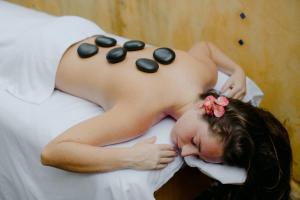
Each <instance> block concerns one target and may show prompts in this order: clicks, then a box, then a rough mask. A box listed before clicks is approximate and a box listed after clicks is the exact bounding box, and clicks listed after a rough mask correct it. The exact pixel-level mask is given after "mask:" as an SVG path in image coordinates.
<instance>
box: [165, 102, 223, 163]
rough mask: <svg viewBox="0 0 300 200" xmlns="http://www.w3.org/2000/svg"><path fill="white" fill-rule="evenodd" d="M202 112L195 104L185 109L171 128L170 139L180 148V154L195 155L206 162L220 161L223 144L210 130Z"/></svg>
mask: <svg viewBox="0 0 300 200" xmlns="http://www.w3.org/2000/svg"><path fill="white" fill-rule="evenodd" d="M203 112H204V110H203V109H201V108H199V107H197V106H195V107H193V108H192V109H190V110H188V111H186V112H185V113H184V114H183V115H182V116H181V117H180V118H179V119H178V120H177V122H176V124H175V126H174V127H173V129H172V132H171V138H172V141H173V142H174V143H175V144H176V145H177V146H178V148H179V149H180V150H181V156H189V155H195V156H199V158H201V159H202V160H204V161H206V162H210V163H221V162H222V155H223V147H224V145H223V143H222V141H221V139H220V138H219V137H218V136H216V135H213V134H212V133H211V132H210V130H209V125H208V122H206V121H205V120H204V119H203V118H202V114H203Z"/></svg>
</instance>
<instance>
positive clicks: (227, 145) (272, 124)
mask: <svg viewBox="0 0 300 200" xmlns="http://www.w3.org/2000/svg"><path fill="white" fill-rule="evenodd" d="M209 95H212V96H214V97H216V98H217V97H219V94H218V93H217V92H216V91H215V90H209V91H208V92H206V93H204V94H201V95H200V98H201V99H204V98H205V97H206V96H209ZM228 99H229V104H228V105H227V106H226V107H225V114H224V115H223V116H222V117H220V118H217V117H214V116H211V115H207V114H204V116H203V117H204V119H206V120H207V122H208V123H209V127H210V129H211V131H212V132H213V134H217V135H218V136H220V137H221V138H222V140H223V142H224V154H223V160H224V163H225V164H228V165H233V166H239V167H243V168H245V169H246V170H247V180H246V182H245V183H244V184H243V185H242V186H222V188H226V189H224V190H221V191H223V193H222V195H221V196H219V197H218V198H216V199H288V197H289V192H290V177H291V161H292V151H291V147H290V141H289V136H288V132H287V130H286V129H285V128H284V126H283V125H282V124H281V123H280V122H279V120H277V119H276V118H275V117H274V115H272V114H271V113H270V112H268V111H265V110H263V109H261V108H258V107H254V106H252V105H251V104H250V103H244V102H242V101H240V100H237V99H231V98H228ZM219 188H220V187H219ZM219 188H218V189H216V190H218V191H219V193H220V189H219ZM214 195H217V194H214ZM221 197H222V198H221ZM227 197H228V198H227ZM205 199H209V198H208V197H207V196H206V197H205Z"/></svg>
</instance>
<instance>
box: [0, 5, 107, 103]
mask: <svg viewBox="0 0 300 200" xmlns="http://www.w3.org/2000/svg"><path fill="white" fill-rule="evenodd" d="M6 6H8V9H5V7H6ZM15 8H16V9H17V12H12V11H10V10H14V9H15ZM2 11H3V12H2ZM15 13H17V14H16V15H15ZM33 16H36V17H33ZM0 24H1V26H0V27H1V29H0V31H1V33H4V34H1V37H0V44H1V45H0V55H1V59H0V88H3V89H6V90H8V91H9V92H10V93H11V94H13V95H14V96H16V97H18V98H20V99H22V100H24V101H28V102H31V103H37V104H38V103H42V102H43V101H44V100H45V99H47V98H48V97H49V96H50V95H51V94H52V92H53V90H54V87H55V75H56V71H57V67H58V65H59V62H60V59H61V57H62V56H63V54H64V52H65V51H66V50H67V48H68V47H70V46H71V45H72V44H74V43H77V42H79V41H81V40H84V39H86V38H88V37H91V36H94V35H99V34H104V33H105V32H104V31H103V30H102V29H101V28H99V27H98V26H97V25H96V24H95V23H93V22H91V21H89V20H86V19H83V18H81V17H76V16H62V17H56V16H51V15H47V14H41V13H40V12H37V11H32V10H29V9H25V8H20V7H18V6H14V5H10V4H8V3H6V2H0Z"/></svg>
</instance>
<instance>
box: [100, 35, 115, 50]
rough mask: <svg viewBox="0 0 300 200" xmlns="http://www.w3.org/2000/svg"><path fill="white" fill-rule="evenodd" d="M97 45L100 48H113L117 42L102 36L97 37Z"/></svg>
mask: <svg viewBox="0 0 300 200" xmlns="http://www.w3.org/2000/svg"><path fill="white" fill-rule="evenodd" d="M95 43H96V44H97V45H98V46H100V47H112V46H115V45H116V44H117V40H116V39H114V38H111V37H107V36H104V35H100V36H98V37H96V39H95Z"/></svg>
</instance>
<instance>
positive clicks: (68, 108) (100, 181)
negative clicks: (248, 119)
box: [0, 1, 262, 200]
mask: <svg viewBox="0 0 300 200" xmlns="http://www.w3.org/2000/svg"><path fill="white" fill-rule="evenodd" d="M5 12H15V16H16V17H19V18H20V19H21V18H22V17H29V18H30V17H32V18H35V19H39V17H40V19H42V18H43V17H45V16H46V15H44V14H41V13H40V12H36V11H32V10H29V9H24V8H22V7H19V6H15V5H12V4H9V3H6V2H3V1H0V22H1V27H3V26H4V25H5V24H6V25H9V24H10V25H11V24H14V23H16V22H17V21H16V20H15V19H14V20H15V21H9V18H5V19H3V17H1V13H2V14H3V13H4V15H5ZM2 16H3V15H2ZM46 17H47V16H46ZM12 22H14V23H12ZM3 23H4V24H3ZM2 25H3V26H2ZM33 25H34V24H33ZM1 27H0V28H1ZM4 27H5V26H4ZM0 31H1V33H3V32H4V33H5V30H4V29H0ZM118 38H119V40H118V42H119V43H122V42H124V41H125V39H124V38H120V37H118ZM0 45H3V44H2V43H0ZM0 67H1V66H0ZM219 76H220V77H221V79H219V80H218V83H220V81H225V80H226V78H227V77H226V76H223V75H222V74H220V75H219ZM250 83H253V82H250ZM248 84H249V80H248ZM218 85H220V84H218ZM252 86H253V85H252ZM252 86H250V87H249V86H248V88H251V87H252ZM217 87H218V86H217ZM253 88H254V89H253V91H250V90H248V92H247V98H249V99H251V100H253V99H254V98H253V97H257V99H256V100H255V99H254V100H255V101H254V102H259V100H260V98H261V95H262V93H261V91H260V90H259V88H257V87H256V86H255V84H254V86H253ZM0 111H1V112H0V131H1V132H0V158H1V162H0V199H1V200H2V199H4V200H6V199H9V200H11V199H13V200H14V199H22V200H23V199H24V200H26V199H28V200H29V199H30V200H31V199H49V200H50V199H64V200H65V199H70V200H71V199H72V200H76V199H78V200H79V199H91V200H93V199H95V200H96V199H105V200H106V199H108V200H109V199H124V200H126V199H143V200H147V199H154V197H153V193H154V191H156V190H157V189H158V188H159V187H161V186H162V185H163V184H164V183H165V182H166V181H168V180H169V179H170V178H171V177H172V176H173V174H174V173H175V172H176V171H177V170H179V168H180V167H181V165H182V163H183V161H182V159H181V158H179V157H178V158H177V159H176V160H175V161H174V162H173V163H171V164H170V165H169V166H168V167H167V168H165V169H164V170H157V171H135V170H129V169H128V170H118V171H115V172H111V173H102V174H100V173H98V174H89V175H87V174H85V175H84V174H76V173H71V172H66V171H63V170H59V169H55V168H51V167H44V166H42V165H41V164H40V160H39V155H40V152H41V150H42V148H43V147H44V145H45V144H46V143H48V142H49V141H50V140H51V139H53V138H54V137H56V136H57V135H58V134H59V133H61V132H63V131H64V130H65V129H67V128H69V127H71V126H72V125H74V124H76V123H78V122H79V121H82V120H84V119H87V118H89V117H92V116H95V115H97V114H98V113H99V112H102V110H101V108H100V107H99V106H97V105H95V104H93V103H90V102H88V101H85V100H82V99H80V98H77V97H73V96H70V95H67V94H65V93H61V92H59V91H55V92H54V93H53V94H52V96H51V97H50V98H49V99H47V100H46V101H45V102H43V103H42V104H40V105H35V104H29V103H26V102H24V101H21V100H19V99H17V98H15V97H13V96H11V95H10V94H9V93H8V92H6V91H3V90H0ZM173 124H174V121H173V120H171V119H164V120H163V121H162V122H160V123H159V124H157V125H156V126H155V127H153V128H152V129H151V130H149V132H147V134H146V135H144V136H143V137H149V136H151V135H154V134H156V135H157V137H158V141H157V143H170V137H169V133H170V130H171V128H172V126H173ZM141 138H142V137H141ZM141 138H138V139H136V140H133V141H131V142H128V143H123V144H120V145H131V144H132V143H135V142H137V141H138V140H139V139H141ZM206 170H208V171H209V168H207V169H206ZM219 173H227V171H220V172H219ZM207 174H209V173H207Z"/></svg>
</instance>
